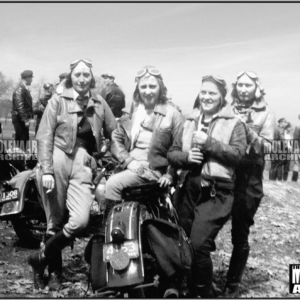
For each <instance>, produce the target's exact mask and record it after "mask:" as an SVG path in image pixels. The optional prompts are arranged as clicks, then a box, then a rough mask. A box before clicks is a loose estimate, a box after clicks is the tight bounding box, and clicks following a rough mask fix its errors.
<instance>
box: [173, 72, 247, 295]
mask: <svg viewBox="0 0 300 300" xmlns="http://www.w3.org/2000/svg"><path fill="white" fill-rule="evenodd" d="M226 93H227V88H226V82H225V81H224V80H223V79H222V78H219V77H216V76H212V75H209V76H204V77H203V78H202V86H201V89H200V93H199V95H198V98H199V99H198V100H199V101H198V103H199V105H198V107H196V108H195V109H194V110H193V113H192V115H191V116H189V117H188V118H187V119H186V121H185V123H184V126H183V131H182V135H181V136H179V137H178V138H177V139H176V141H175V142H174V144H173V146H172V147H171V148H170V150H169V152H168V160H169V163H170V164H171V166H173V167H175V168H178V169H182V170H181V173H180V179H179V180H178V185H177V189H176V192H175V195H174V196H175V197H174V198H175V199H174V202H175V207H176V209H177V212H178V215H179V224H180V225H181V226H182V227H183V228H184V230H185V231H186V233H187V235H188V236H190V239H191V242H192V245H193V247H194V249H195V256H196V258H195V268H194V270H193V272H194V275H193V279H194V288H195V290H194V292H195V295H196V296H200V297H201V298H202V297H203V298H209V297H215V296H216V295H215V294H214V292H215V288H214V286H213V285H212V277H213V266H212V260H211V257H210V252H211V251H214V250H215V249H216V245H215V238H216V236H217V234H218V232H219V230H220V229H221V228H222V227H223V225H224V224H225V222H226V221H227V220H228V219H229V217H230V213H231V209H232V205H233V187H234V178H235V171H234V169H235V165H236V164H237V163H238V161H239V160H241V158H242V157H243V155H244V154H245V150H246V131H245V125H244V123H243V122H242V121H241V120H240V119H239V118H237V117H235V114H234V112H233V110H232V107H231V106H230V105H228V103H227V101H226V100H225V96H226Z"/></svg>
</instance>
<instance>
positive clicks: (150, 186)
mask: <svg viewBox="0 0 300 300" xmlns="http://www.w3.org/2000/svg"><path fill="white" fill-rule="evenodd" d="M165 192H166V190H165V189H163V188H161V187H160V186H159V183H158V182H157V181H150V182H149V183H144V184H139V185H136V186H131V187H127V188H125V189H124V190H123V192H122V198H123V199H124V200H127V199H131V198H139V197H144V198H145V197H146V198H148V197H149V196H151V197H152V196H154V195H162V194H164V193H165Z"/></svg>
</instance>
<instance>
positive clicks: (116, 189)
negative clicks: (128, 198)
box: [105, 176, 122, 200]
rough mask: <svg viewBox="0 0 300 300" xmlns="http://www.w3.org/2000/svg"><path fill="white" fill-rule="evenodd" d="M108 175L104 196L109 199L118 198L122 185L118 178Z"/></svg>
mask: <svg viewBox="0 0 300 300" xmlns="http://www.w3.org/2000/svg"><path fill="white" fill-rule="evenodd" d="M113 177H114V176H112V177H110V178H109V179H108V181H107V182H106V185H105V198H106V199H111V200H120V199H121V192H122V186H121V184H120V180H119V179H118V178H113Z"/></svg>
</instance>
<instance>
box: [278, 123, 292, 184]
mask: <svg viewBox="0 0 300 300" xmlns="http://www.w3.org/2000/svg"><path fill="white" fill-rule="evenodd" d="M278 124H279V125H278V127H279V136H278V137H279V138H278V139H279V140H280V142H279V143H280V145H279V147H280V148H279V149H284V148H285V147H286V145H287V143H286V141H287V140H290V139H291V138H292V136H291V129H292V126H291V123H289V122H287V120H286V119H285V118H281V119H279V120H278ZM289 169H290V160H287V159H280V160H278V161H277V180H279V181H282V180H284V181H286V180H287V179H288V175H289Z"/></svg>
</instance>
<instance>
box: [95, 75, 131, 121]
mask: <svg viewBox="0 0 300 300" xmlns="http://www.w3.org/2000/svg"><path fill="white" fill-rule="evenodd" d="M101 77H102V78H103V81H104V89H103V90H102V91H101V96H102V97H103V98H104V99H105V101H106V102H107V104H108V105H109V107H110V108H111V110H112V112H113V114H114V116H115V117H116V118H120V117H121V116H122V114H123V112H122V109H123V108H124V107H125V95H124V93H123V91H122V90H121V89H120V87H119V86H118V85H117V84H116V83H115V82H114V80H115V76H114V75H113V74H109V73H105V74H102V75H101Z"/></svg>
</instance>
